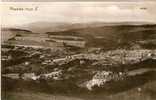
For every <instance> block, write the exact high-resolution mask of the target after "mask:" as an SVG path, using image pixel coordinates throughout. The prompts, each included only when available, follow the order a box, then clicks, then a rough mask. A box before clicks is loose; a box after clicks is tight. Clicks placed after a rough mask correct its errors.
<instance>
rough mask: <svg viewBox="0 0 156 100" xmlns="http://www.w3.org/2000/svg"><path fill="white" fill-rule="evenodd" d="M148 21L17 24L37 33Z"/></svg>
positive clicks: (141, 23) (146, 23)
mask: <svg viewBox="0 0 156 100" xmlns="http://www.w3.org/2000/svg"><path fill="white" fill-rule="evenodd" d="M151 24H153V23H149V22H112V23H110V22H90V23H64V22H57V23H52V22H34V23H30V24H27V25H23V26H19V27H17V28H22V29H26V30H31V31H33V32H37V33H45V32H47V31H51V32H56V31H65V30H69V29H79V28H88V27H101V26H117V25H135V26H136V25H151Z"/></svg>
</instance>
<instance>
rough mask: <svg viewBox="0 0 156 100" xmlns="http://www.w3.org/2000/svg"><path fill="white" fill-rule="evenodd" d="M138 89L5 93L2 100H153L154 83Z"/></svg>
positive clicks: (155, 83)
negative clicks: (75, 93)
mask: <svg viewBox="0 0 156 100" xmlns="http://www.w3.org/2000/svg"><path fill="white" fill-rule="evenodd" d="M139 88H141V91H139V89H138V88H134V89H131V90H128V91H126V92H121V93H117V94H111V95H107V96H106V95H100V94H99V95H97V96H95V95H88V96H87V95H85V96H83V95H79V96H75V97H74V96H72V95H71V94H70V95H58V94H55V95H54V94H45V93H40V92H30V91H23V92H7V94H6V95H4V94H2V100H155V98H156V95H155V94H156V81H153V82H149V83H147V84H145V85H143V86H140V87H139Z"/></svg>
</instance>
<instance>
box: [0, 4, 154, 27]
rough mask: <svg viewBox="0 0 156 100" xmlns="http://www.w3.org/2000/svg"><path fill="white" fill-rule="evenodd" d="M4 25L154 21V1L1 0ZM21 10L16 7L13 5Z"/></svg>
mask: <svg viewBox="0 0 156 100" xmlns="http://www.w3.org/2000/svg"><path fill="white" fill-rule="evenodd" d="M1 8H2V9H1V10H2V11H1V12H2V13H1V14H2V16H1V22H2V26H4V27H12V26H21V25H25V24H29V23H34V22H53V23H56V22H69V23H82V22H97V21H98V22H125V21H138V22H139V21H145V22H152V23H156V10H155V9H156V2H42V3H40V2H38V3H33V2H29V3H17V2H16V3H13V2H12V3H3V5H2V6H1ZM17 8H18V9H23V10H15V9H17Z"/></svg>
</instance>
